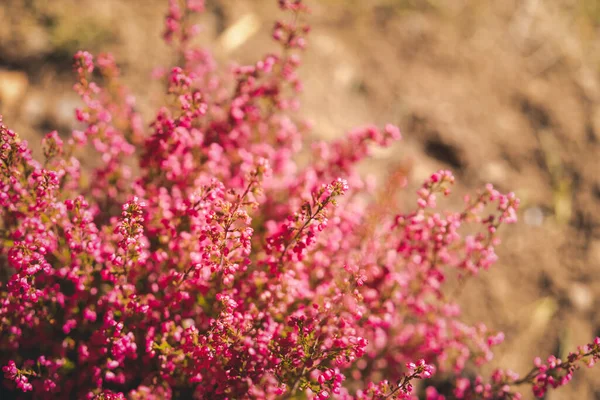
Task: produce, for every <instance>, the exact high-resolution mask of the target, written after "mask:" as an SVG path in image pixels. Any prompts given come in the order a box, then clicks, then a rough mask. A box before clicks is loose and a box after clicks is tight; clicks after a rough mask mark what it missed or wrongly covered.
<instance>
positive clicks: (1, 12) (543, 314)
mask: <svg viewBox="0 0 600 400" xmlns="http://www.w3.org/2000/svg"><path fill="white" fill-rule="evenodd" d="M275 3H276V1H275V0H254V1H251V0H207V7H208V11H207V13H206V14H204V15H203V16H202V17H201V19H200V21H201V22H202V24H203V26H204V30H203V32H202V34H201V37H200V39H199V41H200V42H201V43H202V44H203V45H206V46H209V47H210V48H213V49H214V51H215V54H216V56H217V59H218V60H220V61H223V62H226V61H227V60H236V61H239V62H252V61H254V60H256V59H257V58H258V57H259V55H261V54H262V53H263V52H264V51H266V50H269V49H272V50H274V49H275V46H274V45H273V43H272V42H271V41H270V39H269V33H270V28H271V26H272V22H273V21H274V20H275V19H276V18H277V17H279V16H280V14H279V12H278V10H277V7H276V6H275ZM307 3H308V4H309V5H310V6H311V7H312V10H313V14H312V16H311V21H312V26H313V32H312V33H311V35H310V38H309V39H310V41H309V49H308V51H307V53H306V55H305V57H304V60H305V63H304V66H303V67H302V70H301V73H302V76H303V78H304V82H305V87H306V90H305V94H304V96H303V110H304V115H305V116H306V117H308V118H309V119H310V120H312V121H313V122H314V123H315V131H314V134H315V135H316V136H318V137H325V138H334V137H337V136H339V135H340V134H342V133H343V132H344V131H345V130H347V129H349V128H351V127H353V126H356V125H361V124H365V123H369V122H376V123H379V124H381V123H384V122H393V123H396V124H397V125H399V126H400V127H401V129H402V131H403V134H404V140H403V142H402V143H400V144H398V145H397V146H395V147H394V148H392V149H388V150H385V151H376V152H375V157H374V159H372V160H370V161H369V162H368V163H367V164H366V165H364V168H365V170H366V171H368V172H375V173H376V174H377V175H378V176H382V175H384V174H385V173H390V172H393V171H394V170H396V169H398V168H405V169H408V170H409V171H410V178H411V182H412V184H411V185H412V186H410V188H411V189H412V188H414V187H415V185H416V184H418V183H419V182H420V181H422V180H423V179H424V178H426V177H427V176H428V175H429V174H430V173H431V172H433V171H434V170H436V169H438V168H450V169H452V170H453V171H454V172H455V173H456V175H457V178H458V181H459V184H458V185H457V186H458V187H457V189H456V191H457V192H458V194H459V196H455V197H456V199H460V197H461V196H460V194H463V193H466V192H467V191H472V190H474V189H475V188H477V187H480V186H481V185H482V184H483V183H485V182H492V183H493V184H495V185H496V186H498V187H499V188H500V189H502V190H504V191H509V190H512V191H515V192H516V193H517V195H518V196H519V197H520V198H521V199H522V208H521V212H520V222H519V224H518V225H516V226H510V227H507V228H505V229H504V234H503V236H504V243H503V245H502V246H501V249H500V251H499V253H500V262H499V263H498V265H497V266H496V267H495V268H494V269H493V270H492V271H490V272H489V273H487V274H484V275H482V276H480V277H478V278H477V279H475V280H472V281H471V282H469V283H468V284H467V287H466V288H465V289H464V290H462V291H461V292H460V302H461V303H462V304H463V305H464V309H465V319H466V320H467V321H469V322H474V321H478V320H482V321H484V322H486V323H487V324H489V325H490V326H492V327H494V328H499V329H503V330H504V331H505V332H506V334H507V340H506V342H505V344H504V345H502V346H500V347H499V348H498V351H497V358H496V360H495V363H498V364H501V365H503V366H505V367H508V368H512V369H514V370H516V371H519V372H521V373H524V372H526V370H528V369H529V366H530V365H531V360H532V359H533V357H534V356H535V355H538V354H539V355H541V356H545V355H546V354H549V353H550V352H558V353H560V354H563V355H564V354H565V353H564V352H565V351H568V350H569V349H572V348H574V346H576V345H577V344H581V343H584V342H587V341H590V340H591V339H592V338H593V337H594V336H595V335H600V313H599V312H598V311H597V310H598V309H599V308H600V296H599V295H600V206H599V204H600V52H599V48H600V1H599V0H489V1H487V0H345V1H344V0H337V1H336V0H307ZM165 11H166V1H162V0H0V113H2V114H4V119H5V123H6V124H8V125H9V126H11V127H12V128H13V129H15V130H17V131H18V132H19V133H20V134H21V135H22V136H23V137H25V138H27V139H28V140H29V141H30V143H31V145H32V147H34V149H38V150H39V145H38V141H39V138H40V136H41V135H42V134H45V133H47V132H48V131H50V130H52V129H58V130H59V132H60V133H61V134H62V135H66V134H68V133H69V132H70V130H71V129H72V127H73V108H74V107H75V106H77V105H78V104H79V100H78V97H77V96H76V95H75V94H74V93H73V92H72V90H71V86H72V84H73V75H72V73H71V57H72V55H73V53H74V52H75V51H77V50H79V49H87V50H89V51H91V52H93V53H97V52H99V51H111V52H113V53H114V55H115V57H116V59H117V60H118V62H119V64H120V66H121V67H122V72H123V77H124V79H125V81H126V82H127V83H128V84H129V85H130V87H131V88H132V91H133V92H134V93H135V94H136V97H137V100H138V104H139V108H140V110H141V111H142V113H143V114H144V115H145V117H146V119H145V122H149V121H150V119H151V116H152V110H153V108H152V107H153V106H154V105H156V102H157V100H159V99H160V94H161V91H162V88H161V87H160V86H159V85H157V84H156V83H153V82H152V81H151V80H150V78H149V76H150V73H151V71H152V69H153V68H154V67H155V66H169V65H170V64H171V63H172V62H173V59H174V55H173V54H172V53H170V51H169V50H168V48H167V47H166V46H165V45H164V44H163V43H162V41H161V38H160V36H161V33H162V29H163V16H164V13H165ZM404 198H405V199H406V200H407V202H412V201H413V200H414V198H415V196H414V191H411V190H409V191H407V192H406V193H405V195H404ZM547 399H553V400H556V399H600V370H598V369H596V370H586V371H582V372H581V373H579V374H577V375H576V376H575V379H574V381H573V383H572V384H571V385H569V386H568V387H565V388H563V389H560V390H558V391H555V392H552V393H550V394H549V395H548V396H547Z"/></svg>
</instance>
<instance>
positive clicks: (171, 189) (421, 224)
mask: <svg viewBox="0 0 600 400" xmlns="http://www.w3.org/2000/svg"><path fill="white" fill-rule="evenodd" d="M279 3H280V6H281V8H282V9H284V10H287V11H288V12H290V14H292V15H293V18H290V20H291V21H292V22H278V23H276V24H275V27H274V30H273V38H274V39H275V40H276V41H277V42H279V43H280V44H281V48H282V51H281V52H280V53H279V54H269V55H267V56H265V57H263V58H262V59H260V60H259V61H258V62H256V64H254V65H249V66H239V67H235V68H233V69H232V70H231V71H229V72H228V73H225V72H223V71H222V70H219V69H217V68H216V65H215V62H214V61H213V59H212V58H211V56H210V54H209V53H208V52H206V51H203V50H199V49H196V48H194V47H193V46H191V44H190V40H189V39H190V38H191V37H192V36H193V35H194V33H195V32H196V31H197V29H196V28H195V27H194V26H192V25H190V22H189V21H190V19H189V17H190V15H192V13H194V12H199V11H202V9H203V7H204V4H203V1H201V0H195V1H192V0H188V1H187V3H185V4H181V3H180V2H178V1H177V0H171V1H170V2H169V11H168V15H167V18H166V31H165V34H164V36H165V40H167V42H169V43H171V44H172V45H173V47H174V48H175V49H176V50H177V52H179V54H180V55H181V60H182V64H183V65H181V66H179V67H175V68H172V69H171V70H170V71H169V72H168V73H166V74H163V75H162V78H163V79H164V80H165V83H166V88H167V90H166V91H167V94H166V98H165V106H164V107H162V108H160V109H159V110H158V111H157V113H156V118H155V119H154V121H153V122H152V124H151V125H150V128H149V129H147V128H146V127H145V125H144V124H143V123H142V122H141V118H140V116H139V115H138V114H137V113H136V112H135V109H134V100H133V98H132V97H131V96H130V95H129V94H128V92H127V90H126V88H125V87H123V86H122V85H121V83H120V81H119V72H118V69H117V67H116V64H115V61H114V60H113V59H112V57H111V56H109V55H101V56H99V57H97V59H96V60H95V61H94V59H93V57H92V55H90V54H89V53H87V52H80V53H78V54H77V55H76V56H75V71H76V74H77V84H76V85H75V90H76V91H77V92H78V93H79V94H80V95H81V98H82V100H83V104H84V106H83V107H82V108H80V109H78V110H77V111H76V117H77V119H78V121H79V122H80V123H81V126H82V127H83V128H81V130H75V131H73V132H72V135H71V136H70V137H69V138H68V139H67V140H65V141H64V142H63V140H62V139H61V138H60V137H59V135H58V134H57V132H51V133H49V134H48V135H46V137H45V138H44V140H43V151H44V160H43V161H42V162H38V161H36V160H34V159H33V158H32V156H31V151H30V150H29V149H28V147H27V143H26V142H25V141H23V140H21V139H19V137H18V136H17V135H16V133H14V132H13V131H11V130H10V129H8V128H7V127H6V126H4V125H2V124H1V119H0V160H1V161H2V162H1V163H0V185H1V190H0V204H1V208H0V218H1V219H0V221H1V222H0V223H1V237H0V240H1V241H0V257H1V259H0V363H1V364H2V366H3V367H2V371H3V375H4V381H3V383H2V386H1V387H0V394H2V396H4V395H8V394H9V393H11V394H12V395H15V396H17V397H19V398H36V399H37V398H39V399H54V398H88V399H120V398H129V399H170V398H177V399H188V398H199V399H219V398H222V399H225V398H228V399H241V398H273V399H274V398H291V397H295V396H299V395H300V394H301V393H304V394H305V395H306V396H308V398H316V399H327V398H342V399H343V398H358V399H386V398H400V399H409V398H416V397H417V396H421V397H422V398H427V399H430V400H434V399H445V398H448V399H450V398H457V399H518V398H519V397H520V395H519V394H518V393H517V392H516V391H515V390H516V387H517V386H518V385H522V384H529V385H531V386H532V388H533V392H534V394H535V395H537V396H542V395H543V394H544V393H545V392H546V390H547V388H549V387H557V386H559V385H562V384H565V383H566V382H568V381H569V380H570V379H571V377H572V374H573V372H574V371H575V370H576V369H577V368H578V367H579V365H581V364H587V365H590V366H591V365H593V364H594V362H595V361H597V359H598V357H599V354H600V338H596V339H595V340H594V341H593V342H592V343H590V344H588V345H586V346H582V347H580V348H579V349H578V350H577V352H575V353H572V354H571V355H569V357H568V358H567V359H566V360H558V359H556V358H554V357H550V358H549V359H548V360H547V362H546V363H543V362H542V361H540V360H536V361H535V366H534V367H533V369H532V370H531V371H530V372H529V373H528V374H526V375H525V376H523V377H520V376H519V375H517V374H516V373H514V372H512V371H508V370H498V371H496V372H494V373H493V374H492V376H491V377H490V378H489V379H485V378H483V377H481V376H473V375H472V374H471V373H470V372H469V373H467V371H473V367H474V366H479V365H481V364H483V363H486V362H488V361H490V360H491V359H492V356H493V354H492V348H493V347H494V346H495V345H497V344H498V343H500V342H502V340H503V335H502V333H500V332H495V331H492V330H490V329H488V328H487V327H485V326H484V325H481V324H480V325H475V326H469V325H467V324H465V323H463V322H461V320H460V310H459V307H458V306H457V305H456V304H455V303H453V302H452V301H451V299H449V298H448V296H447V293H446V292H445V288H446V287H447V280H448V278H449V277H456V276H459V277H461V278H462V279H466V278H468V277H469V276H472V275H476V274H478V273H479V271H481V270H486V269H488V268H489V267H490V266H491V265H492V264H493V263H494V262H495V261H496V258H497V257H496V254H495V251H494V248H495V247H496V246H497V245H498V244H499V238H498V236H497V230H498V228H499V227H500V226H501V225H503V224H510V223H513V222H515V220H516V209H517V207H518V204H519V201H518V200H517V199H516V198H515V196H514V195H513V194H512V193H511V194H506V195H505V194H502V193H500V192H498V191H497V190H496V189H494V188H493V187H492V186H491V185H487V186H486V187H485V188H484V189H483V190H481V191H480V192H478V193H477V194H476V195H474V196H472V197H467V198H466V199H465V206H464V208H463V209H462V210H460V211H456V212H453V211H446V212H441V211H436V209H437V205H436V201H437V199H438V198H439V197H443V196H447V195H449V194H450V190H451V186H452V184H453V183H454V177H453V176H452V174H451V173H450V172H449V171H439V172H436V173H434V174H433V175H431V177H430V178H429V180H427V182H425V183H424V184H423V186H422V188H421V189H420V190H419V191H418V193H417V199H416V204H415V207H414V210H412V211H409V212H403V213H395V214H394V213H390V208H389V207H387V206H386V203H385V201H384V200H382V199H381V198H380V197H378V196H373V195H370V193H371V192H372V190H370V189H371V188H370V187H369V186H368V185H367V183H366V182H365V181H364V180H363V179H362V178H361V176H360V175H359V174H358V173H357V172H356V170H355V166H356V164H357V163H358V162H359V161H361V160H363V159H365V158H366V157H367V156H368V153H369V149H370V148H371V147H372V146H387V145H389V144H390V143H392V142H393V141H396V140H399V139H400V131H399V130H398V128H396V127H395V126H392V125H386V126H385V127H383V128H378V127H374V126H367V127H364V128H361V129H356V130H354V131H352V132H350V133H349V134H348V135H347V136H346V137H345V138H344V139H342V140H338V141H334V142H330V143H328V142H317V143H314V144H313V147H312V152H313V158H312V159H311V161H310V162H308V163H306V164H305V165H300V164H299V163H298V162H297V161H296V160H297V157H296V156H297V155H298V153H299V152H300V151H301V147H302V143H303V140H302V139H303V136H304V135H305V134H306V131H307V130H308V127H307V126H305V125H303V124H300V123H297V122H296V118H295V117H294V116H293V115H294V112H295V111H296V109H297V108H298V104H297V99H296V97H295V96H296V92H298V91H300V90H301V89H302V85H301V83H300V81H299V79H298V76H297V72H296V71H297V67H298V65H299V63H300V56H299V54H300V52H301V51H302V49H304V47H305V45H306V36H307V34H308V32H309V28H308V26H307V25H305V24H304V16H305V14H306V13H307V11H308V10H307V8H306V6H305V5H304V4H303V3H302V2H301V1H299V0H295V1H290V0H280V1H279ZM160 75H161V74H160V73H157V76H160ZM83 151H85V152H87V153H86V154H89V153H93V152H96V153H97V154H98V156H97V158H98V162H97V163H96V164H95V167H94V168H92V169H91V170H90V171H88V170H85V169H82V168H81V167H80V164H79V161H78V158H77V155H81V154H82V153H83ZM434 375H436V376H439V377H442V378H443V379H445V380H447V381H451V382H453V386H452V387H451V388H450V389H448V388H445V389H444V391H442V390H441V389H439V388H437V389H436V387H435V385H433V383H432V382H433V381H432V380H429V378H430V377H432V376H434ZM417 382H418V385H417ZM3 398H4V397H3Z"/></svg>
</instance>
